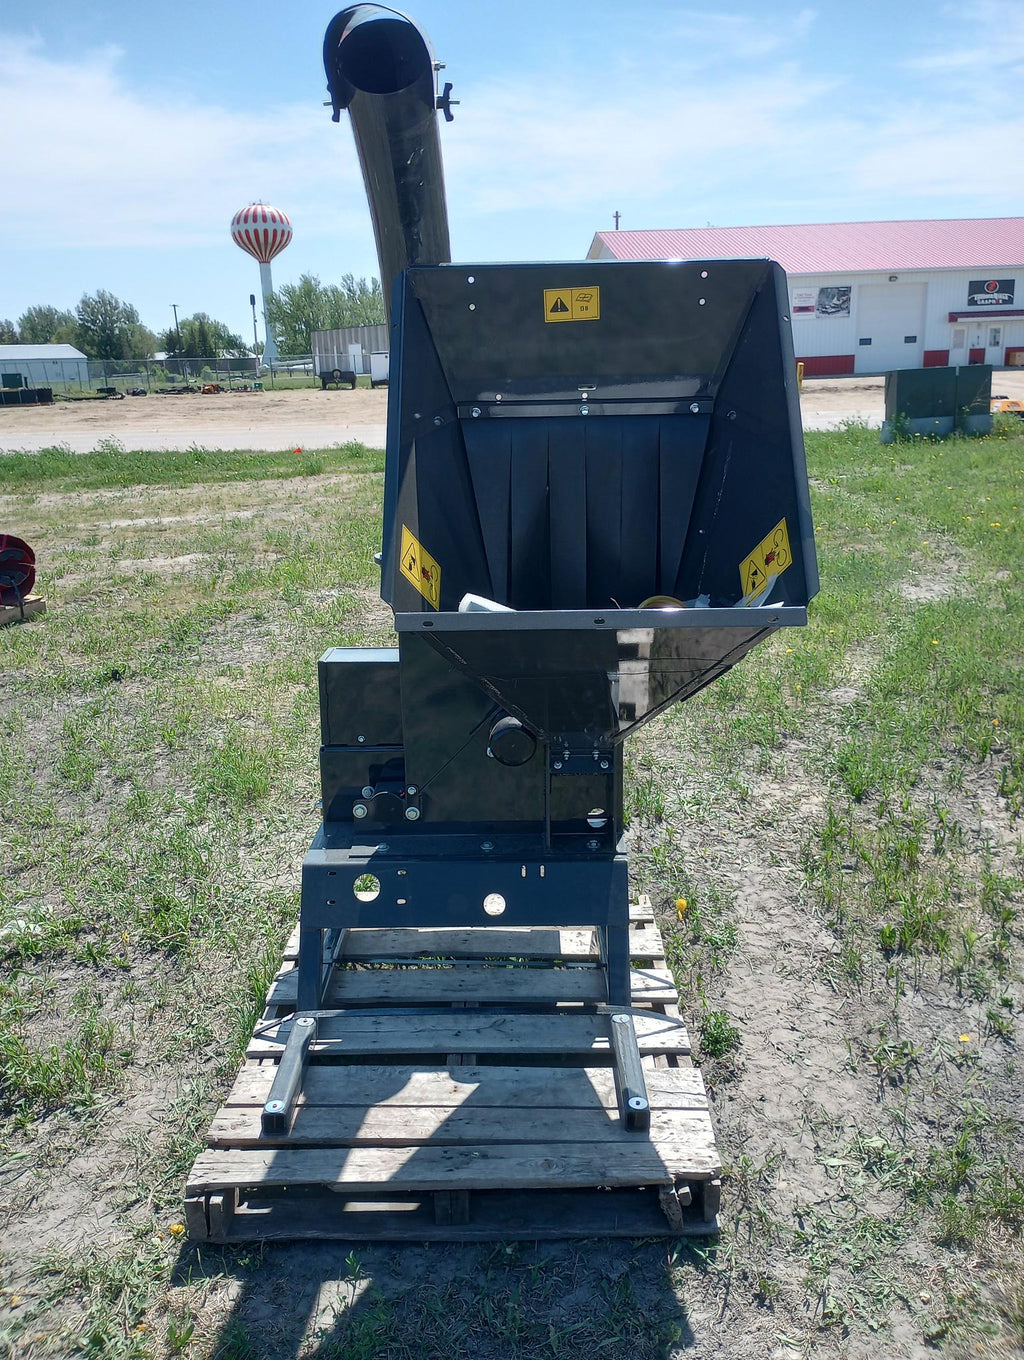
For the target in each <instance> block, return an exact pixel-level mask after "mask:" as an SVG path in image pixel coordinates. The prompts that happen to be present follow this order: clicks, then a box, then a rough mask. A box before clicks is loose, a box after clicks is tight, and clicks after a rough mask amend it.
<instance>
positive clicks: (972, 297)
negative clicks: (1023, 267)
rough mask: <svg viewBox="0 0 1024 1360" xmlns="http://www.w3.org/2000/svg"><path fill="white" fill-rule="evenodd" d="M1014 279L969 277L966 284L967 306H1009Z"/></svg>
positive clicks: (1011, 302) (1011, 300) (1011, 301)
mask: <svg viewBox="0 0 1024 1360" xmlns="http://www.w3.org/2000/svg"><path fill="white" fill-rule="evenodd" d="M1015 282H1016V280H1014V279H971V281H970V283H969V284H968V285H967V305H968V307H1009V306H1012V305H1013V285H1014V283H1015Z"/></svg>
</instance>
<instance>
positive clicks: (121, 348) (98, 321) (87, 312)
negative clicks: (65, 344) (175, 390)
mask: <svg viewBox="0 0 1024 1360" xmlns="http://www.w3.org/2000/svg"><path fill="white" fill-rule="evenodd" d="M75 316H76V318H77V325H76V334H77V337H78V346H79V348H80V349H81V350H83V351H84V352H85V353H86V354H87V355H88V356H89V358H90V359H144V358H147V357H148V356H150V355H151V354H152V353H153V350H154V349H155V348H156V336H155V335H154V334H153V332H152V331H151V330H148V329H147V328H146V327H145V326H144V325H143V324H142V322H141V321H140V320H139V314H138V312H137V311H136V310H135V308H134V307H132V306H131V304H130V303H127V302H122V301H121V299H120V298H116V297H114V295H113V293H108V292H107V291H106V289H104V288H100V289H99V290H98V291H97V292H96V293H94V294H92V295H90V294H89V293H85V294H83V296H82V300H81V302H80V303H79V304H78V306H77V307H76V309H75Z"/></svg>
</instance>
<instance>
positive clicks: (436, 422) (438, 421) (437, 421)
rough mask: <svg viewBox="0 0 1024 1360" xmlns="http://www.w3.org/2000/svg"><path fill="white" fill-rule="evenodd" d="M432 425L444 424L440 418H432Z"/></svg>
mask: <svg viewBox="0 0 1024 1360" xmlns="http://www.w3.org/2000/svg"><path fill="white" fill-rule="evenodd" d="M434 424H435V425H443V424H444V421H443V420H442V419H441V417H440V416H435V417H434Z"/></svg>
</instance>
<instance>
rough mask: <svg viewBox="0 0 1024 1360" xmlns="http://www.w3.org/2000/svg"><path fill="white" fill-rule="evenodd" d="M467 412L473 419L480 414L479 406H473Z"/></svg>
mask: <svg viewBox="0 0 1024 1360" xmlns="http://www.w3.org/2000/svg"><path fill="white" fill-rule="evenodd" d="M469 414H470V415H471V416H472V417H473V419H474V420H475V419H476V418H477V416H478V415H479V414H480V407H479V406H474V407H473V409H472V411H470V413H469Z"/></svg>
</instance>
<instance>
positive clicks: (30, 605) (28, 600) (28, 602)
mask: <svg viewBox="0 0 1024 1360" xmlns="http://www.w3.org/2000/svg"><path fill="white" fill-rule="evenodd" d="M23 603H24V606H25V612H24V614H22V612H21V610H20V609H19V608H18V606H17V605H16V604H0V628H3V627H4V625H5V624H8V623H22V622H25V623H27V622H28V620H29V619H34V618H35V617H36V615H37V614H45V613H46V601H45V600H44V599H43V597H42V595H26V596H25V599H24V601H23Z"/></svg>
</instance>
